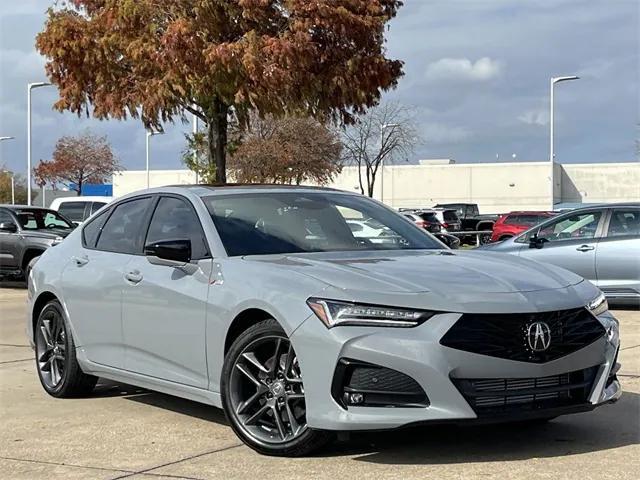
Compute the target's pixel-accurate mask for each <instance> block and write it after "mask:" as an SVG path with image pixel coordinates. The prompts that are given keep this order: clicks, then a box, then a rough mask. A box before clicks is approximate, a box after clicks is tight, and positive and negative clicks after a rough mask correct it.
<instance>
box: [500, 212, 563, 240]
mask: <svg viewBox="0 0 640 480" xmlns="http://www.w3.org/2000/svg"><path fill="white" fill-rule="evenodd" d="M556 213H557V212H510V213H505V214H503V215H501V216H500V218H498V220H496V223H495V224H494V225H493V233H492V234H491V241H492V242H499V241H500V240H504V239H506V238H510V237H514V236H516V235H518V234H519V233H522V232H524V231H525V230H527V229H529V228H530V227H533V226H534V225H537V224H538V223H540V222H542V221H543V220H546V219H547V218H549V217H553V216H554V215H556Z"/></svg>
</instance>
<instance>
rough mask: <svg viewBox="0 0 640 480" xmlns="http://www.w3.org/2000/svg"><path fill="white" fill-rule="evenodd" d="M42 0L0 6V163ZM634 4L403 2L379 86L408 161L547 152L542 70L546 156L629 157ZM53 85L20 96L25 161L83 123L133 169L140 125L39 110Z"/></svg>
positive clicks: (164, 148) (156, 144)
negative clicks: (393, 82) (395, 78)
mask: <svg viewBox="0 0 640 480" xmlns="http://www.w3.org/2000/svg"><path fill="white" fill-rule="evenodd" d="M51 3H52V2H51V0H27V1H25V0H22V1H20V2H14V1H2V2H0V136H5V135H12V136H15V137H16V139H15V140H11V141H6V142H2V143H1V146H0V165H1V164H3V163H4V164H6V165H7V166H8V168H10V169H14V170H15V171H18V172H24V171H25V162H26V85H27V83H28V82H34V81H41V80H45V79H46V78H45V76H44V70H43V65H44V59H43V58H41V57H40V56H39V55H38V54H37V52H36V51H35V49H34V46H33V45H34V37H35V35H36V34H37V33H38V32H39V31H40V30H41V29H42V26H43V22H44V19H45V11H46V9H47V7H48V6H49V5H50V4H51ZM639 9H640V2H639V1H638V0H538V1H534V0H486V1H482V0H474V1H470V0H468V1H458V0H433V1H432V0H405V6H404V7H403V8H402V9H401V10H400V13H399V15H398V17H397V18H396V19H395V20H394V21H393V22H392V24H391V27H390V29H389V32H388V34H387V38H388V53H389V56H390V57H391V58H398V59H401V60H403V61H404V62H405V68H404V71H405V76H404V77H403V78H402V79H401V80H400V84H399V86H398V88H397V89H396V90H395V91H393V92H389V93H388V94H386V95H385V98H386V99H390V100H394V101H399V102H401V103H403V104H406V105H408V106H411V107H413V108H414V109H415V110H416V113H417V118H418V120H419V127H420V130H421V132H422V134H423V136H424V142H423V144H422V145H421V146H420V147H419V149H418V151H416V155H415V160H416V161H417V160H418V159H420V158H454V159H456V160H457V161H459V162H486V161H495V159H496V155H497V156H498V158H499V159H500V160H507V159H510V158H511V155H512V154H514V153H515V154H516V155H517V158H518V159H520V160H523V161H527V160H543V159H545V156H546V155H547V150H548V123H549V113H548V93H549V92H548V90H549V77H551V76H557V75H570V74H576V75H580V76H581V80H579V81H577V82H570V83H565V84H561V85H558V86H557V90H556V93H557V95H556V119H557V129H556V155H557V160H558V161H560V162H566V163H577V162H599V161H603V162H616V161H634V160H635V161H637V160H638V159H637V156H636V152H635V139H636V138H637V136H638V130H637V128H638V127H637V124H638V112H639V109H640V104H639V92H638V88H639V87H638V85H639V77H638V74H639V70H640V69H639V66H640V64H639V39H640V37H639V34H640V27H639V21H640V12H639ZM55 99H56V92H55V89H54V88H43V89H38V90H35V91H34V94H33V138H34V141H33V158H34V162H37V161H38V160H39V159H41V158H42V159H46V158H50V156H51V153H52V150H53V146H54V145H55V142H56V140H57V139H58V138H59V137H60V136H61V135H68V134H75V133H77V132H78V131H80V130H82V129H84V128H87V127H90V128H92V129H93V130H94V131H95V132H97V133H100V134H105V135H108V137H109V140H110V141H111V143H112V145H113V147H114V149H115V150H116V152H117V154H118V155H119V156H120V158H121V159H122V161H123V163H124V165H125V166H126V167H127V168H128V169H141V168H143V167H144V137H145V132H144V129H143V127H142V125H141V124H140V123H138V122H135V121H130V122H117V121H110V122H100V121H96V120H93V119H86V118H78V117H77V116H75V115H72V114H68V113H67V114H59V113H57V112H54V111H52V110H51V105H52V104H53V102H54V101H55ZM189 129H190V127H189V126H188V125H182V124H180V123H179V122H178V123H177V124H174V125H167V126H166V132H167V133H166V134H165V135H163V136H158V137H154V138H153V139H152V146H153V149H152V150H153V151H152V166H153V168H181V164H180V160H179V157H180V151H181V150H182V149H183V148H184V133H186V132H188V131H189Z"/></svg>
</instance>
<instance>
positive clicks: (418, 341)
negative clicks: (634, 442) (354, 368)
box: [291, 312, 621, 431]
mask: <svg viewBox="0 0 640 480" xmlns="http://www.w3.org/2000/svg"><path fill="white" fill-rule="evenodd" d="M604 315H605V316H609V315H610V313H608V312H607V313H605V314H604ZM460 316H461V315H460V314H457V313H445V314H440V315H436V316H434V317H432V318H431V319H429V320H428V321H427V322H425V323H424V324H422V325H420V326H418V327H416V328H408V329H402V328H369V327H338V328H333V329H330V330H327V329H326V328H325V327H324V325H323V324H322V323H321V322H320V321H318V320H317V319H316V318H314V317H310V318H309V319H307V320H306V321H305V322H304V323H303V324H302V325H301V326H300V327H299V328H298V329H297V330H296V331H295V332H294V333H293V335H292V336H291V340H292V342H293V344H294V347H295V349H296V352H297V356H298V360H299V362H300V366H301V369H302V372H304V379H305V381H304V386H305V398H306V407H307V423H308V425H309V426H310V427H312V428H318V429H324V430H339V431H345V430H381V429H392V428H398V427H403V426H407V425H411V424H420V423H427V422H429V423H432V422H433V423H440V422H467V421H470V422H473V421H478V420H479V418H478V415H477V414H476V412H475V411H474V409H473V408H472V407H471V405H470V404H469V402H468V401H467V400H466V399H465V397H464V396H463V394H462V393H461V392H460V390H459V389H458V388H457V387H456V385H455V384H454V381H453V380H452V379H492V378H496V379H498V378H500V379H534V378H541V377H551V376H555V375H562V374H566V373H568V372H575V371H579V370H583V369H589V368H591V367H593V379H592V381H591V382H590V386H589V391H588V392H587V395H586V396H585V402H584V403H582V404H580V405H571V406H568V407H566V408H553V409H547V410H544V409H540V410H535V411H533V412H531V411H529V412H526V411H524V410H523V411H522V413H521V414H518V413H516V414H515V415H510V416H509V417H508V418H504V420H516V419H526V418H535V417H541V416H557V415H561V414H565V413H575V412H578V411H587V410H591V409H593V408H595V407H597V406H599V405H602V404H605V403H609V402H613V401H615V400H617V399H618V398H619V397H620V395H621V388H620V384H619V383H618V381H617V379H616V378H615V371H616V370H617V367H616V352H617V350H618V347H619V340H618V338H617V337H616V338H615V339H613V342H611V341H609V340H608V339H607V338H606V336H605V337H602V338H600V339H598V340H596V341H595V342H593V343H591V344H590V345H588V346H586V347H584V348H582V349H580V350H578V351H576V352H573V353H571V354H569V355H566V356H564V357H561V358H559V359H556V360H553V361H549V362H546V363H529V362H521V361H513V360H507V359H501V358H495V357H490V356H486V355H479V354H475V353H469V352H466V351H461V350H456V349H453V348H449V347H445V346H442V345H441V344H440V339H441V338H442V337H443V336H444V334H445V333H446V332H447V331H448V330H449V329H450V328H451V327H452V326H453V325H454V324H455V323H456V321H457V320H458V319H459V318H460ZM345 358H346V359H355V360H358V361H362V362H367V363H370V364H374V365H379V366H382V367H385V368H389V369H393V370H395V371H398V372H401V373H403V374H405V375H408V376H409V377H411V378H412V379H414V380H415V381H416V382H417V383H418V384H419V385H420V386H421V387H422V389H423V390H424V392H425V393H426V394H427V396H428V400H429V401H428V406H423V407H418V408H416V407H415V406H414V407H410V408H409V407H407V408H405V407H376V406H367V407H361V406H353V405H351V406H348V408H345V407H344V406H342V405H340V404H339V403H338V402H337V401H336V400H335V398H334V396H333V395H332V393H331V391H332V382H333V380H334V374H335V371H336V366H337V365H338V363H339V361H340V360H341V359H345ZM496 420H497V421H500V420H501V418H496Z"/></svg>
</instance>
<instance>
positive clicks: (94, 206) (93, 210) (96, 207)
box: [91, 202, 106, 215]
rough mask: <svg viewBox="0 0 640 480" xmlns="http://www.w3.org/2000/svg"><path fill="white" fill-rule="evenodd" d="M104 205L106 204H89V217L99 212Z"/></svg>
mask: <svg viewBox="0 0 640 480" xmlns="http://www.w3.org/2000/svg"><path fill="white" fill-rule="evenodd" d="M105 205H106V203H104V202H93V203H92V204H91V215H93V214H94V213H96V212H97V211H98V210H100V209H101V208H102V207H104V206H105Z"/></svg>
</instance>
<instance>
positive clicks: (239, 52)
mask: <svg viewBox="0 0 640 480" xmlns="http://www.w3.org/2000/svg"><path fill="white" fill-rule="evenodd" d="M401 5H402V2H401V1H399V0H315V1H309V0H171V1H158V0H69V2H68V3H67V4H66V5H63V6H59V7H56V8H51V9H49V12H48V19H47V22H46V25H45V28H44V30H43V31H42V32H41V33H40V34H39V35H38V37H37V40H36V46H37V48H38V50H39V51H40V53H42V54H43V55H44V56H46V57H47V58H48V62H47V64H46V71H47V74H48V76H49V79H50V80H51V82H52V83H54V84H55V85H56V86H57V87H58V93H59V95H60V98H59V100H58V101H57V102H56V103H55V105H54V106H55V108H57V109H58V110H61V111H62V110H70V111H73V112H76V113H78V114H82V113H86V114H89V108H90V107H91V108H92V110H91V111H92V113H93V115H94V116H95V117H97V118H101V119H106V118H115V119H124V118H127V117H128V116H131V117H134V118H140V119H141V120H142V122H143V123H144V125H145V127H147V128H154V129H162V123H163V122H167V121H172V120H173V119H175V118H181V119H183V120H184V115H185V111H186V112H191V113H193V114H194V115H196V116H197V117H198V118H200V119H202V120H203V121H204V122H205V124H206V126H207V149H208V156H209V158H210V159H211V162H213V163H215V165H216V170H215V174H216V180H217V181H218V182H225V181H226V155H227V138H228V128H229V117H230V115H233V116H234V117H235V118H237V119H238V121H239V122H240V123H241V124H245V123H246V121H247V118H248V114H249V112H250V111H252V110H255V111H258V112H260V114H261V115H263V116H264V115H267V114H272V115H275V116H282V115H285V114H300V113H303V114H306V115H310V116H312V117H315V118H319V119H332V120H336V121H344V122H347V123H348V122H350V121H351V120H352V119H353V115H354V114H359V113H362V112H363V111H364V110H365V109H366V108H368V107H371V106H373V105H375V104H376V103H377V102H378V100H379V98H380V95H381V93H382V92H383V91H384V90H387V89H390V88H393V87H395V85H396V83H397V80H398V78H399V77H400V76H401V75H402V62H400V61H397V60H390V59H388V58H386V56H385V46H384V45H385V40H384V30H385V27H386V26H387V24H388V22H389V20H390V19H391V18H393V17H394V16H395V15H396V12H397V10H398V8H400V6H401Z"/></svg>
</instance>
